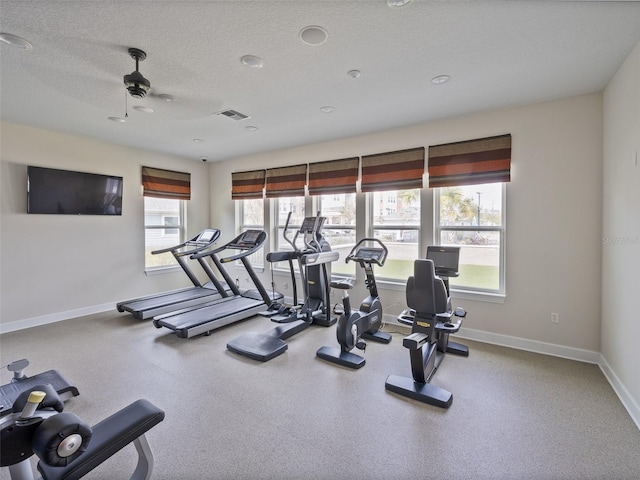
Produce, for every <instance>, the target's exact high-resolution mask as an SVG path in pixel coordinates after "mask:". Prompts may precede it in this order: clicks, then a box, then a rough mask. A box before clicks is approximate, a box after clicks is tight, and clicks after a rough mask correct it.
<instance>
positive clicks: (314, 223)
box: [227, 216, 339, 362]
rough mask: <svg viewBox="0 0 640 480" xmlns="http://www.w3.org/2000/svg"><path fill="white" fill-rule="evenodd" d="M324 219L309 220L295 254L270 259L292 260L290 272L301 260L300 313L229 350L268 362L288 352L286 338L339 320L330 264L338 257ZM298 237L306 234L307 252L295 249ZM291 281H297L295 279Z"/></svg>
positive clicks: (250, 334) (234, 341) (240, 340)
mask: <svg viewBox="0 0 640 480" xmlns="http://www.w3.org/2000/svg"><path fill="white" fill-rule="evenodd" d="M325 220H326V219H325V217H320V216H315V217H306V218H305V219H304V221H303V222H302V226H301V227H300V230H299V232H298V233H297V234H296V236H295V238H294V240H293V244H294V250H296V251H294V252H287V254H286V255H285V254H283V255H281V256H278V254H279V253H280V252H276V253H274V254H273V255H271V256H270V257H269V258H270V261H271V262H274V261H282V260H291V261H290V263H289V265H290V267H291V269H293V262H292V261H293V259H295V258H298V260H299V262H300V266H301V276H302V279H303V284H304V291H305V301H304V304H303V305H302V306H301V307H300V310H299V311H297V312H296V313H295V316H294V315H291V314H290V316H289V318H288V319H287V320H288V321H287V322H285V323H280V324H279V325H278V326H276V327H275V328H273V329H271V330H269V331H268V332H266V333H254V332H248V333H245V334H243V335H240V336H239V337H236V338H234V339H232V340H230V341H229V342H228V343H227V349H228V350H230V351H232V352H234V353H238V354H240V355H244V356H246V357H249V358H252V359H254V360H258V361H261V362H266V361H268V360H271V359H272V358H274V357H277V356H278V355H280V354H282V353H284V352H285V351H286V350H287V348H288V345H287V342H285V341H284V340H285V339H287V338H289V337H291V336H293V335H295V334H297V333H299V332H301V331H302V330H305V329H306V328H307V327H309V326H310V325H311V324H316V325H321V326H324V327H329V326H331V325H333V324H335V323H336V322H337V321H338V319H337V317H335V316H334V315H331V303H330V296H329V279H330V278H331V262H334V261H336V260H337V259H338V258H339V254H338V252H333V251H331V246H330V245H329V242H327V241H326V240H325V239H324V237H323V236H322V226H323V224H324V221H325ZM298 234H303V235H304V237H303V238H304V243H305V246H306V249H305V250H297V249H296V247H295V240H296V239H297V237H298ZM278 258H279V260H277V259H278ZM292 278H293V280H295V277H292ZM273 310H275V308H274V309H273ZM278 310H279V309H278ZM262 313H263V314H264V313H266V312H262Z"/></svg>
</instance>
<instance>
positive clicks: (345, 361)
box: [316, 347, 366, 369]
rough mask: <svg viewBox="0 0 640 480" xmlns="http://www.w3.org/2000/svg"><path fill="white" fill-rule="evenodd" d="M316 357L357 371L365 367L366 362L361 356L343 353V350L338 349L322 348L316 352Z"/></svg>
mask: <svg viewBox="0 0 640 480" xmlns="http://www.w3.org/2000/svg"><path fill="white" fill-rule="evenodd" d="M316 355H317V356H318V358H322V359H323V360H327V361H328V362H331V363H336V364H338V365H342V366H343V367H349V368H355V369H358V368H362V367H364V364H365V362H366V361H365V359H364V358H362V357H361V356H360V355H356V354H355V353H351V352H343V351H342V350H341V349H339V348H336V347H320V348H319V349H318V351H317V352H316Z"/></svg>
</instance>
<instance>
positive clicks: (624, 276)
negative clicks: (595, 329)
mask: <svg viewBox="0 0 640 480" xmlns="http://www.w3.org/2000/svg"><path fill="white" fill-rule="evenodd" d="M602 185H603V223H602V237H603V238H602V243H603V246H602V355H603V356H604V358H605V361H606V362H607V364H608V366H609V367H610V369H611V373H612V376H614V378H613V379H612V380H613V382H612V383H614V384H616V383H618V384H619V385H624V386H625V387H626V390H627V391H626V392H624V391H623V392H620V393H621V394H622V395H621V396H622V397H623V399H624V394H625V393H627V394H628V398H629V404H628V405H627V408H628V409H629V410H630V411H632V412H635V417H636V419H637V420H636V422H637V423H638V425H639V426H640V375H639V374H638V366H639V365H640V348H638V340H639V339H640V43H639V44H638V45H636V47H635V49H634V50H633V52H632V53H631V54H630V55H629V57H628V58H627V60H626V61H625V63H624V64H623V65H622V67H621V68H620V70H619V71H618V72H617V74H616V75H615V76H614V78H613V79H612V80H611V81H610V83H609V85H608V86H607V88H606V90H605V93H604V171H603V182H602ZM621 388H624V387H621ZM634 399H635V400H634Z"/></svg>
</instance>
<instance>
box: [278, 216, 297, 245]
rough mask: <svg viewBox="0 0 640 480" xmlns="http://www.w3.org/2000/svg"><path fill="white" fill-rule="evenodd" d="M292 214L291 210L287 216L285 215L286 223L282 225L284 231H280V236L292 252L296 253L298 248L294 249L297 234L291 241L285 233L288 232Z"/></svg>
mask: <svg viewBox="0 0 640 480" xmlns="http://www.w3.org/2000/svg"><path fill="white" fill-rule="evenodd" d="M292 213H293V212H292V211H291V210H289V214H288V215H287V221H286V222H285V224H284V230H283V231H282V236H283V237H284V239H285V240H286V241H287V243H288V244H289V245H291V248H293V251H294V252H297V251H298V247H296V242H295V240H296V237H297V233H296V236H295V237H294V238H293V240H291V239H290V238H289V236H288V235H287V233H288V232H289V222H290V221H291V214H292Z"/></svg>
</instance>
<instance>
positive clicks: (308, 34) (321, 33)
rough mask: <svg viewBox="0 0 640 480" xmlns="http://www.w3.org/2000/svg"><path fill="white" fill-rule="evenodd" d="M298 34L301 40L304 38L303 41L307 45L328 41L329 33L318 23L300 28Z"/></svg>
mask: <svg viewBox="0 0 640 480" xmlns="http://www.w3.org/2000/svg"><path fill="white" fill-rule="evenodd" d="M298 36H299V37H300V40H302V43H305V44H307V45H321V44H323V43H324V42H326V41H327V37H328V36H329V34H328V33H327V31H326V30H325V29H324V28H322V27H319V26H318V25H309V26H308V27H304V28H303V29H302V30H300V33H299V34H298Z"/></svg>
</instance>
